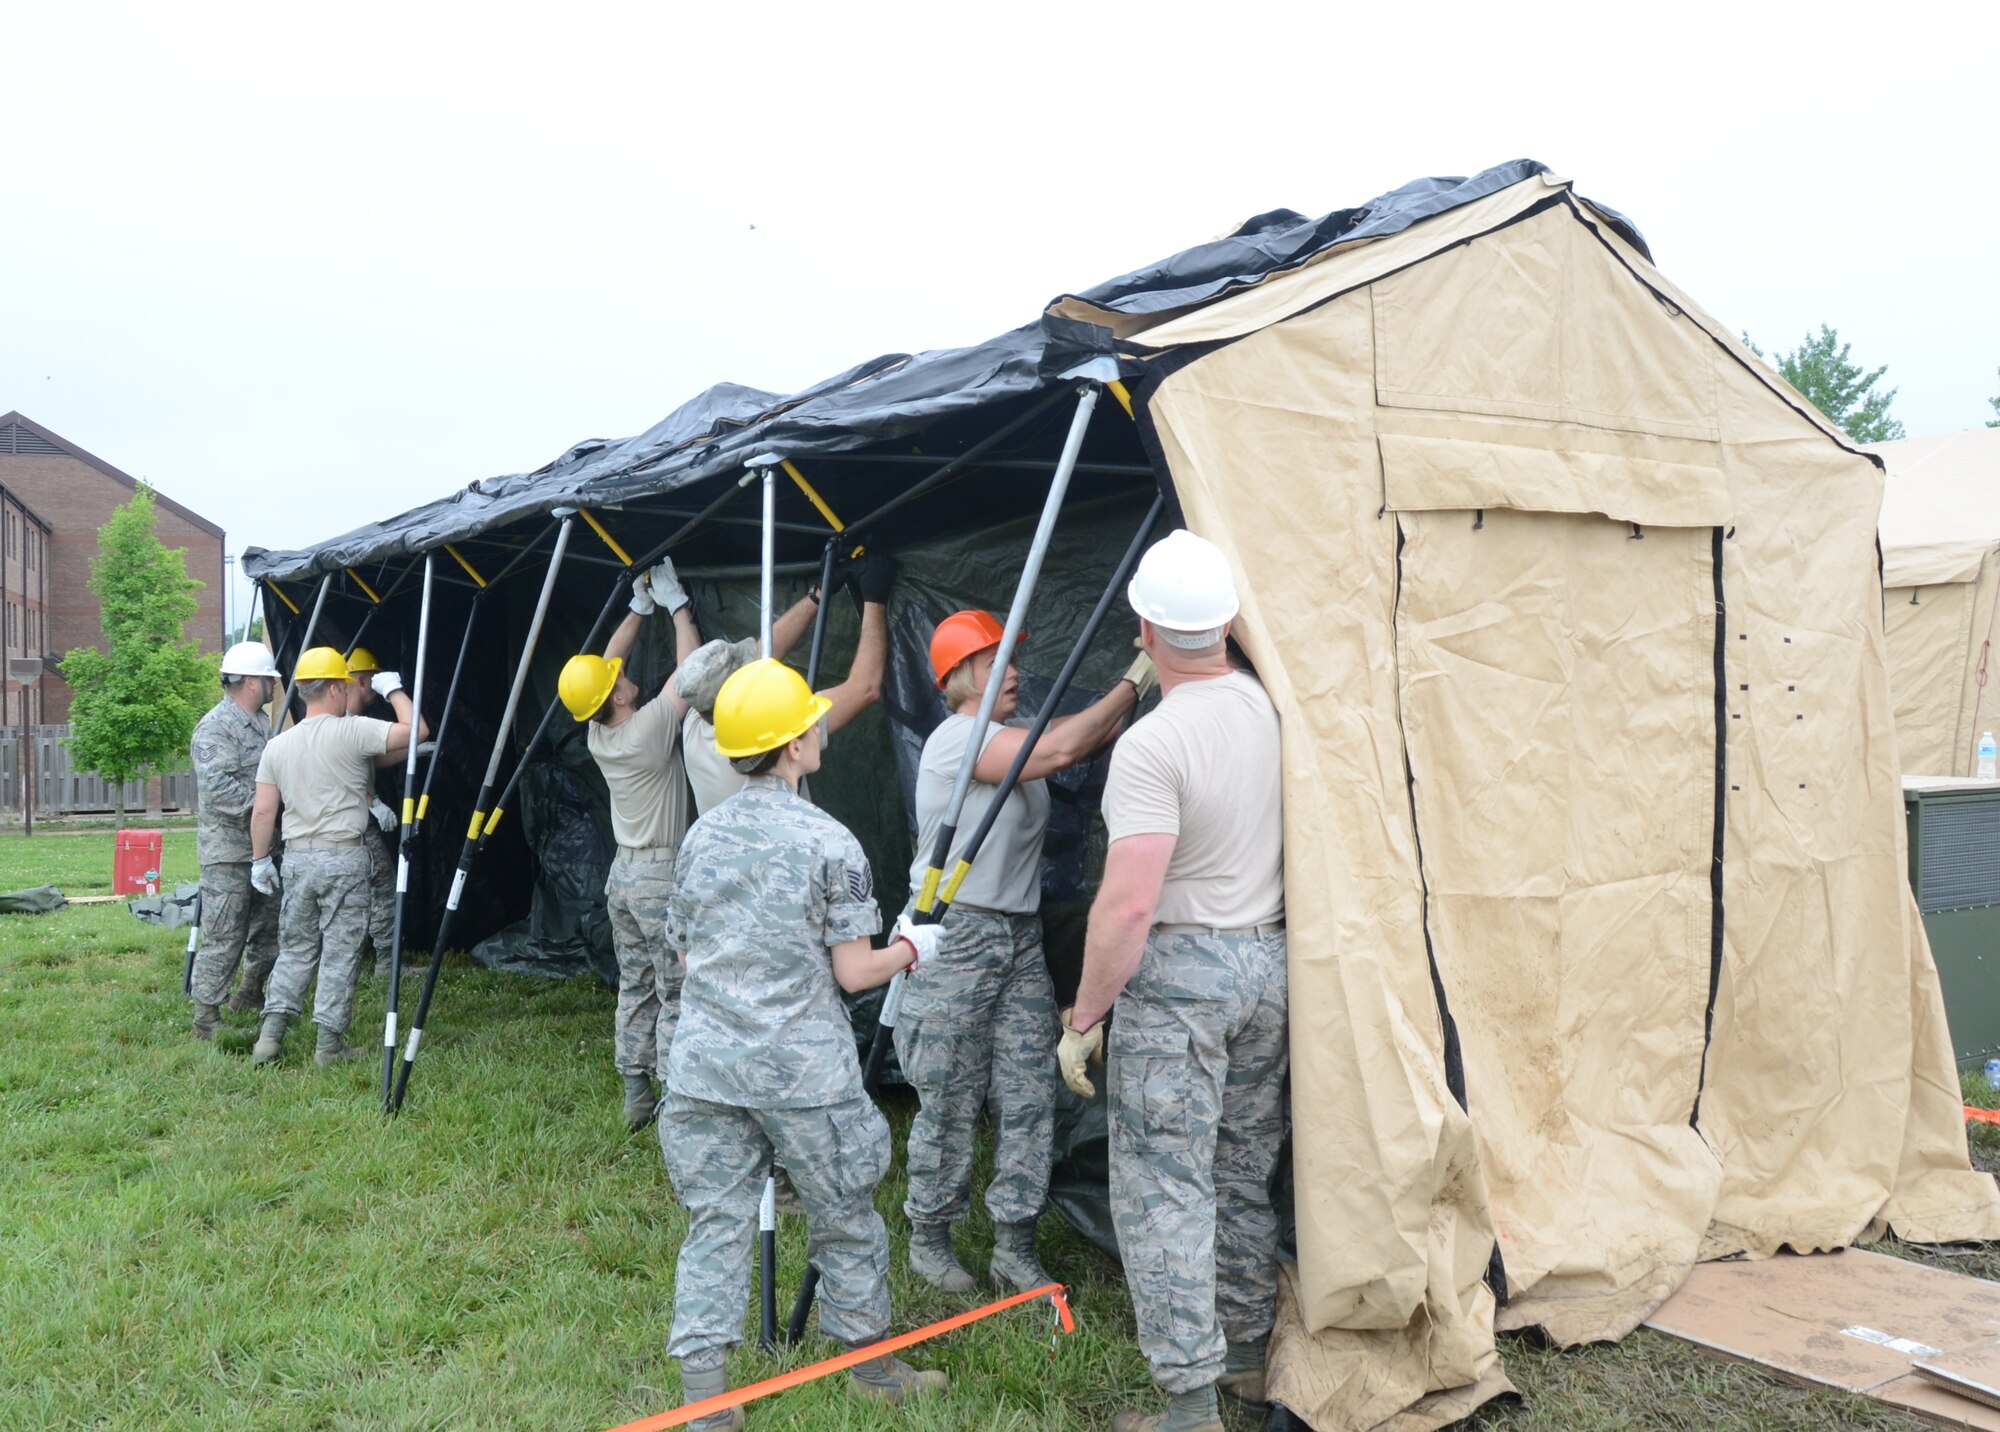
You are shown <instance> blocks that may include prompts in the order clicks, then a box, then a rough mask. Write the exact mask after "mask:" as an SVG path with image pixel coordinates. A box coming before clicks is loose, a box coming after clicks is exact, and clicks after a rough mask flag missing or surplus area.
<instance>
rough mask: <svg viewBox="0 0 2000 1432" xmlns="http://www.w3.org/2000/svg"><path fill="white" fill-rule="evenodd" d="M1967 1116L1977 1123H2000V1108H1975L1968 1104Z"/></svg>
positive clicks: (1966, 1108) (1966, 1107)
mask: <svg viewBox="0 0 2000 1432" xmlns="http://www.w3.org/2000/svg"><path fill="white" fill-rule="evenodd" d="M1965 1117H1966V1118H1968V1119H1970V1120H1972V1122H1973V1123H1975V1124H2000V1109H1975V1108H1973V1107H1972V1105H1970V1104H1967V1105H1966V1106H1965Z"/></svg>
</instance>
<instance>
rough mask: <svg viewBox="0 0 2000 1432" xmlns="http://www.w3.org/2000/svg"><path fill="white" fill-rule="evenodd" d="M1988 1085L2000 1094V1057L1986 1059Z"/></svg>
mask: <svg viewBox="0 0 2000 1432" xmlns="http://www.w3.org/2000/svg"><path fill="white" fill-rule="evenodd" d="M1986 1087H1987V1088H1989V1089H1991V1090H1992V1091H1993V1092H1994V1093H1996V1094H2000V1059H1989V1060H1987V1061H1986Z"/></svg>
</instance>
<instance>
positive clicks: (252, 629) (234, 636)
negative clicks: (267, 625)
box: [224, 617, 264, 646]
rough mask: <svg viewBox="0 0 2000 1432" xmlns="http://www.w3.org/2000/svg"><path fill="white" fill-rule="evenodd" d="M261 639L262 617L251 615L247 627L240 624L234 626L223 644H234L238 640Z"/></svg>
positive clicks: (262, 638)
mask: <svg viewBox="0 0 2000 1432" xmlns="http://www.w3.org/2000/svg"><path fill="white" fill-rule="evenodd" d="M263 640H264V619H263V618H262V617H253V618H251V621H250V625H249V626H247V627H241V626H240V627H238V628H236V630H235V631H233V632H231V633H230V634H229V640H228V641H227V642H225V643H224V645H225V646H235V645H236V644H237V643H238V642H241V641H263Z"/></svg>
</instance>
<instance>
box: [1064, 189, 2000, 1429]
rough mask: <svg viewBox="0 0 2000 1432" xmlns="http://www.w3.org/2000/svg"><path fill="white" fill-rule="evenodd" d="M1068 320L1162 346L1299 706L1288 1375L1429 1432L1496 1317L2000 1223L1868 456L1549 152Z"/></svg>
mask: <svg viewBox="0 0 2000 1432" xmlns="http://www.w3.org/2000/svg"><path fill="white" fill-rule="evenodd" d="M1051 316H1052V318H1054V319H1057V320H1065V321H1069V322H1073V323H1084V324H1097V325H1100V326H1101V327H1100V331H1102V332H1104V333H1105V334H1106V335H1107V337H1106V341H1107V343H1108V345H1109V346H1111V347H1114V348H1115V349H1116V350H1117V351H1119V352H1120V353H1122V354H1123V355H1124V356H1126V357H1127V358H1128V359H1132V360H1136V361H1138V362H1142V363H1144V364H1145V365H1146V367H1147V370H1148V371H1147V374H1146V376H1145V378H1144V379H1143V380H1142V382H1141V384H1140V387H1139V392H1138V397H1139V400H1140V408H1141V420H1142V422H1143V423H1144V424H1145V426H1146V430H1147V433H1148V436H1149V441H1150V443H1151V446H1152V448H1153V451H1154V457H1155V461H1156V462H1157V463H1158V464H1159V465H1160V466H1161V468H1162V470H1163V471H1164V472H1165V473H1166V474H1167V475H1169V476H1170V477H1171V480H1172V484H1173V487H1174V490H1175V492H1176V494H1177V496H1178V497H1179V499H1180V502H1181V504H1182V507H1183V509H1184V512H1185V516H1186V519H1187V522H1188V525H1189V526H1191V527H1193V528H1194V529H1195V530H1196V531H1199V532H1202V533H1204V534H1205V535H1207V536H1210V537H1212V538H1214V539H1215V540H1216V541H1218V542H1220V543H1221V544H1222V545H1223V546H1224V547H1225V549H1226V550H1228V551H1229V552H1230V554H1231V556H1232V560H1233V561H1234V563H1235V565H1236V568H1237V571H1238V577H1239V581H1240V583H1241V585H1242V588H1243V591H1244V603H1243V616H1242V619H1241V628H1242V631H1241V634H1242V636H1243V639H1244V643H1245V646H1246V648H1247V649H1248V651H1249V653H1250V655H1251V656H1252V658H1253V659H1254V660H1255V662H1256V663H1257V667H1258V670H1259V671H1260V673H1261V674H1262V676H1263V679H1264V680H1265V682H1266V683H1267V684H1268V686H1269V687H1270V690H1271V692H1272V695H1273V697H1274V698H1275V699H1276V701H1277V703H1278V707H1279V711H1280V713H1281V715H1282V717H1283V721H1284V736H1285V759H1286V788H1285V803H1286V804H1285V821H1286V864H1287V881H1286V883H1287V900H1288V904H1289V919H1290V929H1291V951H1292V962H1293V963H1292V986H1291V989H1292V1008H1293V1071H1294V1072H1293V1112H1294V1119H1295V1125H1296V1132H1295V1174H1296V1187H1297V1198H1298V1223H1299V1242H1298V1251H1299V1264H1298V1268H1297V1270H1296V1273H1295V1274H1294V1275H1292V1276H1289V1277H1288V1279H1287V1284H1286V1292H1285V1297H1284V1300H1283V1301H1284V1306H1283V1309H1282V1312H1281V1320H1280V1328H1279V1333H1278V1336H1277V1337H1276V1339H1275V1345H1274V1353H1273V1375H1272V1390H1273V1394H1274V1396H1275V1397H1276V1398H1277V1399H1279V1400H1280V1401H1282V1402H1283V1403H1285V1404H1286V1405H1287V1406H1289V1407H1291V1408H1293V1409H1295V1410H1296V1411H1298V1412H1300V1413H1301V1414H1302V1415H1304V1416H1305V1417H1306V1418H1307V1420H1309V1421H1310V1422H1311V1424H1312V1425H1313V1426H1314V1427H1316V1428H1320V1429H1322V1432H1324V1429H1332V1428H1367V1427H1375V1426H1396V1427H1410V1428H1415V1427H1431V1426H1437V1425H1441V1424H1442V1423H1444V1422H1448V1421H1450V1420H1452V1419H1454V1418H1455V1417H1457V1416H1460V1415H1463V1413H1465V1412H1466V1411H1468V1410H1470V1408H1472V1407H1473V1406H1476V1405H1477V1404H1478V1403H1479V1402H1480V1401H1482V1400H1484V1399H1485V1398H1487V1397H1489V1396H1491V1395H1492V1394H1493V1393H1494V1392H1496V1391H1498V1390H1500V1389H1501V1388H1503V1387H1504V1386H1505V1381H1504V1376H1503V1374H1502V1373H1501V1371H1500V1369H1499V1364H1498V1359H1497V1356H1496V1354H1495V1351H1494V1342H1493V1337H1494V1330H1495V1328H1496V1327H1499V1328H1515V1327H1525V1326H1529V1325H1538V1326H1540V1327H1542V1328H1545V1329H1546V1330H1548V1332H1549V1333H1550V1334H1551V1335H1552V1336H1553V1337H1555V1338H1557V1339H1558V1340H1560V1341H1562V1342H1565V1343H1576V1342H1582V1341H1587V1340H1593V1339H1602V1338H1615V1337H1619V1336H1621V1335H1623V1334H1624V1333H1626V1332H1628V1331H1630V1330H1631V1329H1632V1328H1633V1327H1635V1326H1636V1325H1637V1324H1638V1323H1639V1322H1640V1321H1641V1320H1642V1319H1643V1318H1644V1317H1645V1316H1646V1315H1647V1314H1648V1313H1649V1312H1650V1311H1651V1310H1652V1309H1653V1308H1654V1307H1656V1306H1657V1305H1658V1304H1659V1303H1660V1302H1661V1301H1662V1300H1664V1299H1665V1298H1666V1297H1667V1296H1668V1295H1669V1294H1670V1293H1671V1292H1673V1290H1674V1289H1675V1288H1676V1287H1677V1286H1678V1285H1679V1283H1680V1282H1681V1280H1682V1279H1683V1278H1684V1277H1685V1276H1686V1274H1687V1272H1688V1269H1689V1268H1690V1266H1691V1265H1692V1264H1693V1263H1694V1262H1696V1261H1697V1260H1701V1259H1710V1258H1718V1257H1725V1256H1729V1255H1732V1254H1749V1255H1752V1256H1759V1257H1761V1256H1766V1255H1769V1254H1771V1253H1774V1252H1776V1251H1777V1250H1778V1249H1779V1248H1781V1247H1784V1246H1787V1245H1789V1246H1791V1247H1793V1248H1797V1249H1802V1250H1804V1249H1823V1248H1836V1247H1840V1246H1843V1245H1845V1244H1849V1243H1852V1242H1854V1241H1856V1240H1857V1239H1862V1238H1865V1237H1869V1236H1872V1235H1874V1234H1879V1233H1880V1232H1881V1231H1882V1230H1883V1229H1884V1228H1885V1227H1893V1228H1894V1229H1895V1230H1896V1231H1897V1232H1899V1233H1901V1234H1903V1235H1905V1236H1907V1237H1911V1238H1915V1239H1920V1240H1932V1239H1955V1238H1971V1237H1984V1238H1992V1237H2000V1196H1996V1192H1995V1188H1994V1185H1993V1180H1992V1179H1991V1178H1989V1177H1987V1176H1985V1175H1979V1174H1974V1173H1972V1172H1971V1171H1970V1169H1969V1165H1968V1161H1967V1154H1966V1144H1965V1134H1964V1128H1963V1124H1962V1121H1961V1116H1960V1112H1959V1098H1958V1089H1957V1080H1956V1075H1955V1071H1954V1068H1953V1064H1952V1058H1951V1052H1950V1049H1949V1047H1948V1044H1947V1041H1946V1037H1945V1028H1944V1021H1943V1015H1942V1006H1941V1003H1940V999H1939V995H1938V989H1937V981H1936V975H1935V972H1934V968H1933V966H1932V962H1931V957H1930V952H1929V949H1928V947H1927V945H1926V944H1925V941H1924V936H1923V932H1922V928H1921V926H1920V924H1919V923H1918V921H1917V919H1916V916H1915V912H1914V909H1913V906H1912V903H1911V900H1910V896H1909V892H1908V889H1907V887H1906V885H1905V877H1904V868H1905V864H1904V860H1905V858H1904V849H1903V839H1904V837H1903V816H1902V804H1901V797H1900V791H1899V782H1898V777H1899V774H1900V771H1899V767H1898V763H1897V760H1896V756H1895V741H1894V732H1893V727H1892V724H1891V713H1890V704H1889V684H1888V679H1887V657H1886V654H1885V649H1884V640H1883V617H1882V612H1883V607H1882V589H1881V586H1880V583H1879V580H1878V576H1877V565H1876V551H1875V522H1876V514H1877V510H1878V507H1879V505H1880V501H1881V490H1882V479H1881V474H1880V472H1879V470H1878V468H1877V465H1876V464H1875V462H1874V461H1873V460H1871V459H1870V458H1869V457H1868V456H1866V455H1865V454H1863V453H1861V452H1859V451H1857V450H1856V449H1854V448H1853V447H1851V446H1850V445H1849V444H1848V443H1847V442H1846V440H1845V439H1844V438H1843V437H1842V436H1841V435H1840V434H1839V433H1838V432H1837V431H1835V430H1833V429H1831V428H1829V427H1828V426H1827V425H1826V424H1825V423H1824V422H1823V421H1822V420H1820V418H1819V417H1818V415H1817V414H1816V413H1815V412H1814V411H1813V409H1812V408H1811V406H1810V404H1808V403H1807V402H1806V401H1805V400H1804V399H1802V398H1801V397H1799V396H1798V395H1797V394H1796V393H1794V392H1793V391H1792V390H1791V389H1789V388H1788V387H1787V386H1786V385H1785V384H1784V382H1783V381H1782V379H1780V378H1779V377H1778V376H1777V375H1776V374H1775V373H1774V372H1773V371H1772V370H1771V369H1770V368H1769V367H1768V366H1766V365H1764V364H1762V363H1761V362H1759V361H1758V360H1757V359H1756V358H1755V357H1753V356H1752V355H1750V354H1749V353H1748V352H1747V351H1746V350H1745V349H1743V348H1742V347H1741V345H1740V344H1739V343H1738V342H1737V340H1736V339H1735V338H1734V337H1733V336H1731V333H1730V331H1729V330H1728V329H1727V328H1725V327H1724V326H1723V325H1721V324H1718V323H1717V322H1715V321H1714V320H1712V319H1710V318H1709V317H1708V316H1707V315H1705V314H1703V313H1702V312H1701V310H1700V309H1698V308H1697V307H1696V306H1695V305H1694V304H1693V303H1692V302H1691V301H1690V300H1689V299H1688V298H1687V297H1686V296H1685V295H1683V294H1682V293H1681V292H1680V291H1679V290H1677V289H1676V288H1675V287H1674V286H1673V285H1672V284H1671V283H1670V282H1668V281H1667V280H1666V279H1665V278H1664V277H1662V276H1661V274H1660V273H1659V272H1658V271H1657V270H1656V269H1655V268H1654V267H1653V265H1652V264H1651V263H1650V262H1649V261H1648V259H1647V258H1646V256H1645V255H1644V254H1643V253H1642V252H1641V251H1640V250H1639V248H1638V247H1637V246H1635V245H1634V244H1633V243H1632V242H1629V241H1628V240H1627V238H1625V237H1621V233H1620V229H1619V226H1617V225H1615V224H1614V223H1612V222H1611V221H1610V218H1609V216H1608V215H1607V213H1606V212H1605V211H1601V210H1598V209H1596V208H1593V207H1592V206H1591V205H1590V204H1589V203H1587V202H1586V201H1583V200H1581V199H1579V198H1578V197H1577V196H1575V195H1574V194H1573V193H1572V192H1571V189H1570V187H1569V185H1568V184H1567V183H1566V182H1565V181H1562V180H1559V179H1556V178H1555V177H1553V176H1551V175H1546V174H1544V175H1538V176H1535V177H1533V178H1529V179H1527V180H1525V181H1523V182H1520V183H1516V184H1512V185H1510V186H1509V187H1506V188H1504V189H1501V190H1499V191H1498V192H1496V193H1493V194H1490V195H1488V196H1487V197H1485V198H1482V199H1479V200H1477V201H1475V202H1472V203H1467V204H1464V205H1461V206H1459V207H1457V208H1453V209H1451V210H1449V211H1447V212H1445V213H1442V214H1440V215H1437V216H1436V217H1433V218H1430V219H1426V220H1424V221H1422V222H1419V223H1417V224H1415V225H1413V226H1411V227H1409V228H1407V229H1404V230H1403V231H1401V232H1399V233H1395V234H1392V235H1389V236H1387V237H1383V238H1379V239H1375V240H1372V241H1367V242H1359V243H1352V244H1341V245H1335V246H1334V247H1332V248H1331V249H1329V250H1327V251H1325V252H1323V253H1321V254H1319V255H1317V256H1315V257H1314V258H1313V259H1312V260H1310V261H1309V262H1307V263H1305V264H1303V265H1302V266H1299V267H1295V268H1292V269H1289V270H1287V271H1283V272H1280V273H1277V274H1275V275H1273V276H1271V277H1269V278H1267V279H1265V280H1264V281H1262V282H1260V283H1257V284H1255V285H1253V286H1247V287H1241V288H1238V289H1236V290H1235V291H1233V292H1229V293H1226V294H1224V295H1223V296H1221V297H1219V298H1217V299H1215V300H1214V301H1211V302H1207V303H1205V304H1203V305H1201V306H1195V307H1190V308H1184V309H1180V310H1169V311H1166V312H1163V313H1162V312H1155V313H1150V314H1142V315H1135V314H1133V313H1130V312H1124V311H1115V310H1113V309H1110V308H1098V307H1095V306H1094V305H1092V304H1090V303H1088V302H1085V301H1083V300H1081V299H1076V298H1070V299H1065V300H1062V301H1060V302H1058V303H1057V304H1056V305H1054V306H1053V307H1052V310H1051ZM1989 600H1990V599H1989ZM1496 1240H1497V1248H1498V1258H1497V1259H1495V1258H1494V1257H1493V1254H1494V1250H1495V1244H1496ZM1496 1293H1499V1294H1500V1296H1498V1297H1496Z"/></svg>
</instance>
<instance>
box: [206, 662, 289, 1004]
mask: <svg viewBox="0 0 2000 1432" xmlns="http://www.w3.org/2000/svg"><path fill="white" fill-rule="evenodd" d="M269 738H270V728H269V726H268V725H267V723H266V722H265V720H264V718H263V717H262V716H259V715H257V714H255V713H254V712H250V711H245V710H244V709H243V708H242V707H241V706H238V705H237V704H236V703H235V702H234V701H231V700H230V699H229V698H228V697H226V696H225V697H224V698H223V699H222V700H220V701H218V702H216V703H215V705H214V706H212V707H210V708H209V710H208V713H207V714H206V715H204V716H203V717H202V718H201V721H200V722H199V723H198V724H197V725H196V726H195V728H194V737H193V739H192V740H191V741H190V742H189V743H188V750H189V754H190V755H191V756H192V757H193V759H194V778H195V791H196V797H197V801H198V805H199V814H198V815H197V817H196V828H195V855H196V858H197V859H199V860H200V861H201V948H200V950H199V952H198V953H197V954H196V955H195V961H194V977H193V979H192V981H191V985H192V992H193V996H194V1001H195V1003H196V1004H221V1003H222V1002H223V1001H224V1000H225V999H227V998H228V997H229V981H230V979H231V978H232V977H233V976H234V975H235V973H236V965H237V961H238V960H242V961H243V985H244V988H245V989H247V990H253V991H254V990H261V989H262V988H263V987H264V981H265V979H266V978H267V977H268V976H269V975H270V973H271V965H272V962H273V961H275V960H276V959H277V958H278V905H277V902H276V901H275V900H273V899H271V898H270V897H269V896H267V895H260V894H259V893H257V892H256V891H255V890H253V889H251V888H250V854H251V851H250V808H251V807H252V806H253V805H255V804H256V801H257V761H258V759H259V758H260V757H261V756H262V755H263V754H264V744H265V742H266V741H267V740H268V739H269Z"/></svg>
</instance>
